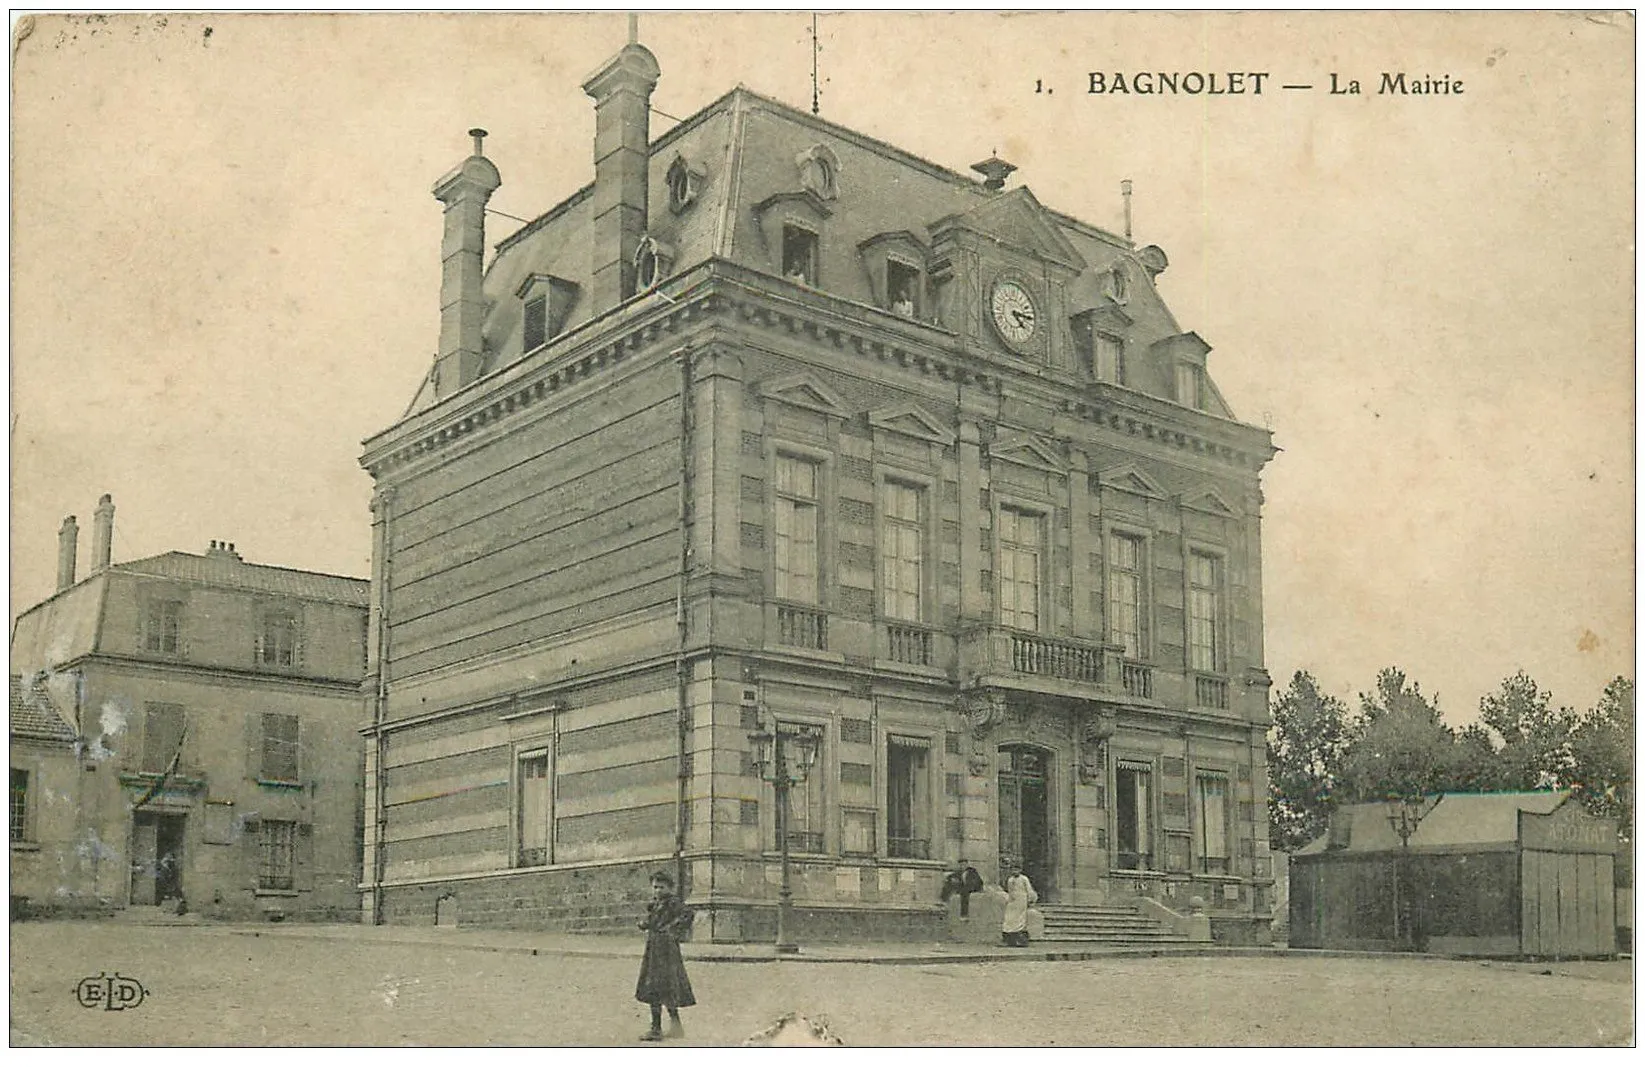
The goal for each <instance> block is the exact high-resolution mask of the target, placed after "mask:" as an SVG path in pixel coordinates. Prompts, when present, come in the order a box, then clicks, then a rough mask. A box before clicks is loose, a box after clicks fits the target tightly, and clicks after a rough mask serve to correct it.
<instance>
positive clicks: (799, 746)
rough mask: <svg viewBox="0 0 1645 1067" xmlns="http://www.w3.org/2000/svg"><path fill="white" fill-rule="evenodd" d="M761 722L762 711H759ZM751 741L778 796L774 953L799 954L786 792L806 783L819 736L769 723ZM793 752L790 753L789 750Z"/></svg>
mask: <svg viewBox="0 0 1645 1067" xmlns="http://www.w3.org/2000/svg"><path fill="white" fill-rule="evenodd" d="M760 718H761V720H764V718H765V709H764V708H763V707H762V708H761V709H760ZM748 739H749V740H750V741H752V742H754V766H755V769H756V770H757V771H758V772H759V776H760V780H761V781H763V782H770V783H771V785H772V786H773V788H775V790H776V793H777V848H778V850H779V851H780V852H781V854H782V882H781V884H780V885H779V886H778V889H777V944H776V950H777V954H778V955H780V956H792V955H794V954H795V953H797V952H799V951H800V946H799V945H797V944H795V943H794V940H793V938H792V937H791V936H790V934H789V930H790V928H791V927H792V925H793V909H794V892H793V890H792V889H791V888H790V886H789V877H788V790H789V788H790V787H792V786H795V785H798V784H799V783H801V782H803V781H805V778H806V775H808V774H810V773H811V765H812V764H813V763H815V762H816V759H817V748H818V742H819V741H820V740H821V737H820V735H819V733H818V731H817V729H816V728H815V727H812V726H785V725H783V724H781V723H778V722H776V721H775V720H772V722H771V723H770V728H769V729H767V728H766V727H765V726H764V725H763V722H762V726H761V728H760V729H759V730H756V731H754V732H753V733H751V734H749V735H748ZM791 750H792V751H791Z"/></svg>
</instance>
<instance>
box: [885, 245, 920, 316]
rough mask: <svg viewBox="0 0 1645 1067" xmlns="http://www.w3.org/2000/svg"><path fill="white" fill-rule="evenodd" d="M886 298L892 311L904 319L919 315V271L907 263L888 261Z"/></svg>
mask: <svg viewBox="0 0 1645 1067" xmlns="http://www.w3.org/2000/svg"><path fill="white" fill-rule="evenodd" d="M885 298H886V300H887V301H889V303H890V308H891V311H893V312H894V313H896V314H898V315H901V316H902V317H903V318H905V319H912V318H914V317H916V316H917V315H919V313H920V272H919V269H918V268H917V267H910V266H909V265H908V264H906V263H899V262H898V261H896V260H894V259H888V260H886V262H885Z"/></svg>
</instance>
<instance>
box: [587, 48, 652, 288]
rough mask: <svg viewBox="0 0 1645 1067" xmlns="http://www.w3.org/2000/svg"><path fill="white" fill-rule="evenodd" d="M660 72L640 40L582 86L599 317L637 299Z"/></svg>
mask: <svg viewBox="0 0 1645 1067" xmlns="http://www.w3.org/2000/svg"><path fill="white" fill-rule="evenodd" d="M661 76H662V69H661V68H660V67H658V66H657V57H656V56H654V55H652V54H651V51H650V50H649V49H647V48H646V47H645V46H644V45H642V44H640V43H639V42H638V41H636V40H633V31H632V28H631V29H630V40H629V42H628V44H626V45H624V46H623V50H622V51H621V52H618V53H617V54H616V55H615V56H613V57H612V58H611V59H610V60H609V61H608V62H607V63H606V65H605V66H603V67H601V68H600V69H599V70H597V71H595V72H594V73H593V74H591V75H590V76H589V78H588V80H587V81H585V82H583V92H585V93H587V94H588V95H589V96H591V97H593V98H594V278H593V285H592V292H591V296H592V299H593V305H592V310H593V312H594V314H596V315H598V314H600V313H601V312H602V311H608V310H610V309H611V308H614V307H616V306H617V305H618V304H620V303H622V302H623V301H624V300H626V299H628V298H629V297H630V296H632V295H634V257H635V254H636V253H637V252H638V251H639V248H640V239H641V238H643V237H644V236H645V221H646V220H645V214H646V196H647V193H648V191H649V190H648V185H649V182H648V173H647V172H648V169H649V168H650V165H651V90H653V89H655V88H656V87H657V79H658V78H659V77H661Z"/></svg>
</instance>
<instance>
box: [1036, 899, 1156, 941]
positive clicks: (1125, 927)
mask: <svg viewBox="0 0 1645 1067" xmlns="http://www.w3.org/2000/svg"><path fill="white" fill-rule="evenodd" d="M1039 910H1040V912H1041V913H1043V914H1044V916H1045V940H1047V941H1085V942H1096V943H1100V944H1106V945H1137V944H1148V945H1155V944H1172V945H1178V944H1188V943H1189V939H1188V938H1186V937H1183V936H1181V935H1180V934H1178V933H1177V932H1176V931H1174V930H1172V929H1171V928H1170V927H1168V926H1166V925H1165V924H1164V923H1162V922H1160V921H1159V920H1157V919H1153V918H1150V917H1149V916H1146V915H1144V914H1142V912H1141V911H1139V910H1138V909H1136V908H1134V907H1126V906H1125V905H1123V904H1041V905H1039Z"/></svg>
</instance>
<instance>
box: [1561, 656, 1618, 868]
mask: <svg viewBox="0 0 1645 1067" xmlns="http://www.w3.org/2000/svg"><path fill="white" fill-rule="evenodd" d="M1561 784H1563V785H1567V786H1569V787H1570V789H1571V790H1572V792H1573V793H1575V795H1576V797H1577V798H1578V799H1579V800H1580V801H1581V802H1582V805H1583V807H1585V808H1587V809H1588V811H1590V812H1592V813H1593V814H1595V815H1602V816H1606V817H1608V818H1614V819H1616V820H1617V822H1618V827H1619V830H1620V832H1621V834H1622V836H1623V837H1624V838H1625V839H1627V840H1629V841H1631V840H1633V822H1634V683H1633V682H1632V681H1631V680H1629V679H1627V678H1623V677H1621V676H1618V677H1616V678H1614V679H1612V680H1611V683H1610V684H1609V685H1607V686H1606V687H1605V692H1604V693H1603V694H1602V695H1601V696H1600V698H1599V703H1598V704H1596V705H1595V706H1594V707H1593V708H1591V709H1589V711H1588V712H1587V713H1586V714H1584V715H1582V716H1581V717H1580V718H1579V719H1578V720H1577V722H1576V725H1575V726H1574V728H1573V729H1572V730H1571V736H1570V764H1569V766H1568V768H1567V774H1566V777H1565V778H1564V779H1563V781H1562V783H1561Z"/></svg>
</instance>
